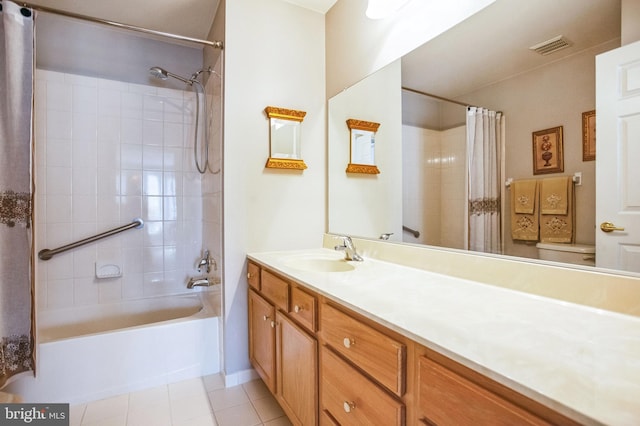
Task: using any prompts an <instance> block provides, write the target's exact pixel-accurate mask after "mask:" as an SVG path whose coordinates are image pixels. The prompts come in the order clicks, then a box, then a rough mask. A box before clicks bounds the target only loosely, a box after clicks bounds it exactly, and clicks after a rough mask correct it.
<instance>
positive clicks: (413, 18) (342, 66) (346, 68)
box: [326, 0, 495, 98]
mask: <svg viewBox="0 0 640 426" xmlns="http://www.w3.org/2000/svg"><path fill="white" fill-rule="evenodd" d="M494 1H495V0H457V1H455V2H454V1H446V2H444V1H440V2H431V1H413V2H409V3H407V5H406V6H404V7H403V8H402V9H400V10H399V11H398V12H397V13H396V14H394V15H393V16H391V17H389V18H386V19H380V20H371V19H369V18H367V17H366V16H365V10H366V6H367V1H366V0H338V1H337V2H336V4H335V5H334V6H333V7H332V8H331V9H330V10H329V12H327V15H326V22H327V24H326V31H327V33H326V35H327V41H326V44H327V53H326V54H327V97H328V98H330V97H331V96H333V95H335V94H337V93H339V92H340V91H341V90H343V89H345V88H347V87H349V86H351V85H353V84H354V83H356V82H357V81H359V80H361V79H363V78H364V77H366V76H368V75H369V74H371V73H372V72H374V71H377V70H379V69H381V68H383V67H384V66H385V65H388V64H390V63H391V62H393V61H395V60H396V59H398V58H400V57H402V55H404V54H405V53H408V52H410V51H411V50H413V49H415V48H416V47H418V46H421V45H422V44H424V43H425V42H427V41H428V40H431V39H432V38H434V37H436V36H437V35H439V34H441V33H443V32H444V31H446V30H448V29H449V28H451V27H453V26H454V25H456V24H457V23H459V22H461V21H463V20H464V19H466V18H468V17H469V16H471V15H472V14H474V13H476V12H478V11H479V10H481V9H483V8H485V7H486V6H488V5H489V4H491V3H493V2H494Z"/></svg>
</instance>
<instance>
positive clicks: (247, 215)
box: [224, 0, 326, 375]
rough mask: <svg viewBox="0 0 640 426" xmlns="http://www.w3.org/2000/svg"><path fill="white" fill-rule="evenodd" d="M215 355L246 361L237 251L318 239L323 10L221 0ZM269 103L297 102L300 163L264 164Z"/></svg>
mask: <svg viewBox="0 0 640 426" xmlns="http://www.w3.org/2000/svg"><path fill="white" fill-rule="evenodd" d="M225 27H226V34H225V43H226V47H225V52H224V54H225V64H226V66H225V80H226V82H225V125H224V132H225V136H224V170H225V173H224V257H225V260H224V262H225V264H224V311H225V316H224V320H225V324H224V360H225V361H224V362H225V371H226V373H227V375H233V374H234V373H238V374H241V373H242V372H243V371H244V370H247V369H249V368H250V365H249V361H248V335H247V332H248V328H247V327H248V326H247V283H246V255H247V253H248V252H257V251H264V250H279V249H295V248H303V247H318V246H319V245H320V244H321V243H322V234H323V232H324V230H325V217H326V214H325V180H326V148H325V119H326V109H325V83H324V82H325V72H324V69H325V62H324V46H325V45H324V43H325V42H324V32H325V30H324V15H322V14H319V13H317V12H312V11H310V10H307V9H303V8H300V7H298V6H295V5H292V4H290V3H286V2H283V1H281V0H233V1H229V2H226V22H225ZM268 105H271V106H278V107H283V108H289V109H296V110H302V111H306V112H307V115H306V117H305V119H304V121H303V122H302V157H303V159H304V161H305V163H306V164H307V166H308V168H307V169H306V170H304V171H291V170H275V169H265V167H264V166H265V163H266V161H267V158H268V156H269V122H268V119H267V117H266V115H265V114H264V108H265V107H266V106H268Z"/></svg>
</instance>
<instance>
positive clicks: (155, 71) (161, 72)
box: [149, 67, 193, 85]
mask: <svg viewBox="0 0 640 426" xmlns="http://www.w3.org/2000/svg"><path fill="white" fill-rule="evenodd" d="M149 74H151V75H152V76H153V77H155V78H159V79H161V80H166V79H167V78H169V77H173V78H175V79H177V80H180V81H182V82H183V83H186V84H188V85H192V84H193V78H192V79H188V78H184V77H181V76H179V75H177V74H174V73H171V72H169V71H167V70H165V69H164V68H160V67H151V68H149Z"/></svg>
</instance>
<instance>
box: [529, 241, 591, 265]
mask: <svg viewBox="0 0 640 426" xmlns="http://www.w3.org/2000/svg"><path fill="white" fill-rule="evenodd" d="M536 247H537V248H538V259H543V260H552V261H554V262H563V263H573V264H575V265H587V266H595V265H596V246H594V245H590V244H562V243H538V244H536Z"/></svg>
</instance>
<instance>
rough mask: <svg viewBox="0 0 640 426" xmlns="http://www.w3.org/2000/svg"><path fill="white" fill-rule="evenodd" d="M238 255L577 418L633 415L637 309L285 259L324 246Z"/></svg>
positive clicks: (638, 372) (376, 264) (401, 269)
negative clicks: (310, 267)
mask: <svg viewBox="0 0 640 426" xmlns="http://www.w3.org/2000/svg"><path fill="white" fill-rule="evenodd" d="M248 257H249V258H250V259H252V260H254V261H256V262H258V263H259V264H262V265H264V266H267V267H270V268H272V269H274V270H277V271H278V272H280V273H281V274H282V275H284V276H287V277H289V278H291V279H293V280H295V281H297V282H299V283H301V284H304V285H305V286H307V287H308V288H309V289H311V290H313V291H315V292H317V293H319V294H321V295H323V296H326V297H328V298H329V299H332V300H335V301H336V302H339V303H341V304H343V305H345V306H346V307H348V308H351V309H353V310H355V311H357V312H358V313H361V314H363V315H365V316H366V317H368V318H370V319H372V320H374V321H377V322H379V323H381V324H382V325H385V326H386V327H388V328H390V329H392V330H394V331H396V332H398V333H400V334H402V335H404V336H406V337H408V338H410V339H412V340H414V341H416V342H418V343H420V344H422V345H424V346H427V347H430V348H432V349H434V350H437V351H439V352H441V353H443V354H444V355H447V356H449V357H450V358H452V359H454V360H456V361H458V362H461V363H462V364H464V365H466V366H468V367H470V368H472V369H474V370H476V371H478V372H480V373H482V374H484V375H486V376H488V377H490V378H492V379H494V380H496V381H498V382H500V383H503V384H505V385H506V386H509V387H511V388H513V389H515V390H516V391H518V392H520V393H522V394H524V395H526V396H528V397H530V398H532V399H534V400H536V401H539V402H541V403H543V404H545V405H547V406H549V407H551V408H553V409H555V410H556V411H559V412H561V413H563V414H565V415H567V416H568V417H571V418H573V419H575V420H577V421H579V422H581V423H585V424H599V423H602V424H607V425H639V424H640V318H638V317H635V316H630V315H623V314H619V313H614V312H610V311H605V310H601V309H596V308H592V307H587V306H582V305H578V304H573V303H568V302H563V301H559V300H556V299H551V298H546V297H541V296H536V295H532V294H528V293H524V292H519V291H515V290H510V289H506V288H502V287H495V286H491V285H487V284H482V283H477V282H474V281H469V280H464V279H459V278H454V277H450V276H447V275H442V274H437V273H433V272H428V271H423V270H419V269H414V268H410V267H405V266H399V265H396V264H393V263H388V262H384V261H380V260H375V259H371V258H365V260H364V262H349V263H350V264H352V265H353V266H354V267H355V269H354V270H352V271H347V272H311V271H305V270H301V269H296V268H293V267H291V266H289V264H288V263H289V262H290V259H292V258H295V257H310V258H313V257H323V258H324V257H333V258H337V259H339V258H342V257H343V254H341V253H338V252H336V251H334V250H329V249H309V250H291V251H280V252H265V253H252V254H249V255H248ZM460 267H464V265H460Z"/></svg>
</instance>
